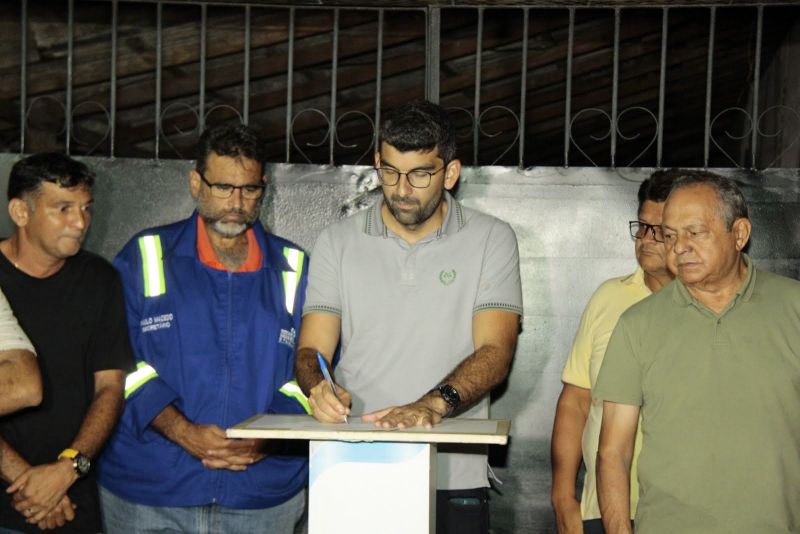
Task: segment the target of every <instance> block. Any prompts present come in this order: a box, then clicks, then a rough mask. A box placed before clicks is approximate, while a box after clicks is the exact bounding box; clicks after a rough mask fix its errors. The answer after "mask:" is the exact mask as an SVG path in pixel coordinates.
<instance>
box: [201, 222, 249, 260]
mask: <svg viewBox="0 0 800 534" xmlns="http://www.w3.org/2000/svg"><path fill="white" fill-rule="evenodd" d="M245 235H246V237H247V258H246V259H245V262H244V263H243V264H242V266H241V267H239V268H238V269H237V270H236V271H235V272H237V273H253V272H256V271H258V270H259V269H261V262H262V254H261V247H259V246H258V241H257V240H256V236H255V232H254V231H253V229H252V228H248V229H247V232H246V234H245ZM197 257H198V259H199V260H200V262H201V263H202V264H203V265H206V266H208V267H211V268H212V269H217V270H220V271H227V270H228V268H227V267H226V266H225V264H223V263H222V262H221V261H220V259H219V257H218V256H217V253H216V251H215V250H214V247H213V246H212V245H211V239H210V238H209V237H208V230H207V229H206V224H205V222H203V219H202V217H197Z"/></svg>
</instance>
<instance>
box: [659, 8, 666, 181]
mask: <svg viewBox="0 0 800 534" xmlns="http://www.w3.org/2000/svg"><path fill="white" fill-rule="evenodd" d="M668 32H669V8H668V7H665V8H664V9H663V10H662V12H661V67H660V69H659V77H658V134H657V135H658V140H657V144H656V167H658V168H661V159H662V156H663V153H664V98H665V94H664V91H665V89H666V83H667V37H668Z"/></svg>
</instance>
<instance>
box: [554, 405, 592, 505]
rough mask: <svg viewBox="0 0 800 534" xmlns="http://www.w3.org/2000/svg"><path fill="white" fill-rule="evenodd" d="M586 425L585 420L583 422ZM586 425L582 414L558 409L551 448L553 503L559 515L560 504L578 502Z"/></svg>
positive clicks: (560, 407)
mask: <svg viewBox="0 0 800 534" xmlns="http://www.w3.org/2000/svg"><path fill="white" fill-rule="evenodd" d="M583 421H584V422H585V419H583ZM583 427H584V424H582V423H581V417H580V414H576V413H571V412H570V410H569V409H568V408H562V406H559V407H558V409H557V411H556V418H555V423H554V424H553V437H552V440H551V446H550V461H551V467H552V476H553V487H552V493H551V499H552V503H553V508H554V509H555V511H556V513H558V512H559V507H560V505H561V503H563V502H564V500H565V499H567V500H575V499H576V498H577V497H576V495H575V485H576V482H577V479H578V471H579V470H580V466H581V463H582V462H583V451H582V450H581V438H582V436H583Z"/></svg>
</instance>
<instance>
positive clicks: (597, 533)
mask: <svg viewBox="0 0 800 534" xmlns="http://www.w3.org/2000/svg"><path fill="white" fill-rule="evenodd" d="M631 526H633V521H631ZM583 534H606V530H605V529H604V528H603V520H602V519H587V520H586V521H584V522H583Z"/></svg>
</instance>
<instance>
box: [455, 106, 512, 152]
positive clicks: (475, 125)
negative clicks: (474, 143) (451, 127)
mask: <svg viewBox="0 0 800 534" xmlns="http://www.w3.org/2000/svg"><path fill="white" fill-rule="evenodd" d="M498 110H499V111H502V112H505V113H508V114H509V115H511V117H512V118H513V119H514V122H515V123H516V125H517V129H516V135H514V139H512V140H511V142H510V143H509V144H508V146H506V147H505V149H504V150H503V151H502V152H501V153H500V155H499V156H497V157H496V158H495V159H494V161H492V163H491V164H490V165H495V164H497V162H498V161H500V160H501V159H502V158H503V156H505V155H506V154H507V153H508V151H509V150H511V149H512V148H513V147H514V145H515V144H516V143H517V141H518V140H519V136H520V130H521V128H520V127H521V124H522V123H521V122H520V118H519V115H517V114H516V113H515V112H514V110H512V109H511V108H509V107H506V106H500V105H497V106H490V107H488V108H486V109H484V110H483V111H481V112H480V114H479V115H478V118H477V120H476V119H475V115H474V113H473V112H472V111H470V110H468V109H467V108H462V107H449V108H447V111H448V112H450V113H453V112H459V113H464V114H466V115H467V116H468V117H469V121H470V124H471V126H470V128H469V130H467V131H466V132H464V133H460V134H458V137H460V138H471V137H474V136H475V132H476V131H477V132H478V135H479V136H480V135H483V136H484V137H488V138H490V139H491V138H494V137H497V136H499V135H502V134H503V133H505V132H504V130H500V131H497V132H488V131H486V129H484V127H483V123H484V117H485V116H486V114H488V113H490V112H494V111H498Z"/></svg>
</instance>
